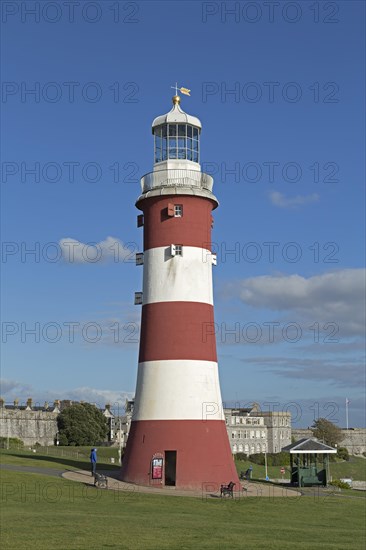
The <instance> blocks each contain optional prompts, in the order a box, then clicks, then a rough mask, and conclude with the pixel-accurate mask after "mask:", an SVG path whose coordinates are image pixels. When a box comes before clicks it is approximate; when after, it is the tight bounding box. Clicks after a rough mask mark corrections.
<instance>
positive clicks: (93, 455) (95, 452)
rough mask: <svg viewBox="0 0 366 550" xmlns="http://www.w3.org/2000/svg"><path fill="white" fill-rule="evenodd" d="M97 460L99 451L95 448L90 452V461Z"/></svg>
mask: <svg viewBox="0 0 366 550" xmlns="http://www.w3.org/2000/svg"><path fill="white" fill-rule="evenodd" d="M96 461H97V451H96V450H95V449H92V451H91V453H90V462H96Z"/></svg>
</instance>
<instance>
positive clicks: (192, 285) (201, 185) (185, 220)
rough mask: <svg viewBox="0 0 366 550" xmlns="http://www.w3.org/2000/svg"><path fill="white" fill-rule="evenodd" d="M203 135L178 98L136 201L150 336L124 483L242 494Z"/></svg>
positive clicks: (145, 338) (159, 125)
mask: <svg viewBox="0 0 366 550" xmlns="http://www.w3.org/2000/svg"><path fill="white" fill-rule="evenodd" d="M183 90H185V89H183V88H182V89H181V91H182V92H183ZM185 91H186V92H187V90H185ZM176 93H177V92H176ZM201 130H202V126H201V122H200V121H199V119H198V118H196V117H194V116H191V115H188V114H187V113H185V112H184V111H183V110H182V108H181V106H180V97H179V96H178V95H175V96H174V97H173V108H172V109H171V111H169V112H168V113H167V114H165V115H162V116H159V117H157V118H156V119H155V120H154V121H153V124H152V133H153V138H154V167H153V171H152V172H150V173H148V174H146V175H145V176H143V177H142V179H141V195H140V196H139V197H138V199H137V202H136V207H137V208H138V209H139V210H140V211H141V214H139V215H138V216H137V225H138V226H139V227H142V228H143V243H144V244H143V253H139V254H137V255H136V264H137V265H140V266H142V268H143V288H142V292H140V293H136V295H135V303H137V304H141V305H142V313H141V334H140V349H139V360H138V361H139V363H138V375H137V385H136V394H135V404H134V411H133V417H132V422H131V427H130V433H129V437H128V440H127V447H126V451H125V455H124V459H123V464H122V473H121V478H122V479H123V480H124V481H127V482H132V483H136V484H141V485H149V486H155V487H164V486H172V487H174V486H175V487H176V488H179V489H188V490H193V489H194V490H197V489H198V490H204V489H205V487H209V488H210V490H213V489H214V488H217V489H219V486H220V484H223V483H225V484H227V483H229V482H230V481H234V482H235V483H237V486H236V489H239V479H238V475H237V472H236V469H235V466H234V462H233V458H232V455H231V449H230V445H229V441H228V435H227V431H226V426H225V420H224V414H223V409H222V400H221V392H220V383H219V374H218V364H217V352H216V339H215V330H214V306H213V291H212V270H213V266H215V265H216V256H215V255H214V254H213V253H212V250H211V230H212V226H213V216H212V212H213V210H214V209H215V208H216V207H217V206H218V201H217V199H216V197H215V196H214V195H213V192H212V189H213V179H212V177H211V176H209V175H207V174H204V173H203V172H201V166H200V136H201Z"/></svg>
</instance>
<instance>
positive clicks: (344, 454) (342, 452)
mask: <svg viewBox="0 0 366 550" xmlns="http://www.w3.org/2000/svg"><path fill="white" fill-rule="evenodd" d="M337 457H338V458H340V459H341V460H347V461H348V460H349V452H348V449H346V447H339V449H338V450H337Z"/></svg>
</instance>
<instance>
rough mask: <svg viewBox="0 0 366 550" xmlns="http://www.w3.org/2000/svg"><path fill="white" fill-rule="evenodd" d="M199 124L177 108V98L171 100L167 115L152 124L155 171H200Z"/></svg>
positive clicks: (192, 117) (178, 105) (178, 101)
mask: <svg viewBox="0 0 366 550" xmlns="http://www.w3.org/2000/svg"><path fill="white" fill-rule="evenodd" d="M201 128H202V126H201V122H200V121H199V119H198V118H196V117H194V116H191V115H188V114H187V113H185V112H184V111H183V110H182V108H181V107H180V97H179V96H177V95H176V96H174V97H173V108H172V110H171V111H169V113H167V114H165V115H162V116H159V117H157V118H156V119H155V120H154V122H153V124H152V133H153V135H154V171H157V170H165V169H175V168H178V169H180V168H185V169H190V170H200V164H199V162H200V134H201Z"/></svg>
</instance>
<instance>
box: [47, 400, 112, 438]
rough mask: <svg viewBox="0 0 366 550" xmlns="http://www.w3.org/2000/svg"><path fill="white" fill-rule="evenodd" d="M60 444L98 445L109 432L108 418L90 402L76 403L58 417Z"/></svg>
mask: <svg viewBox="0 0 366 550" xmlns="http://www.w3.org/2000/svg"><path fill="white" fill-rule="evenodd" d="M57 425H58V431H59V441H60V445H77V446H78V445H96V444H97V443H99V442H101V441H104V439H105V437H106V435H107V433H108V425H107V419H106V418H105V416H104V415H103V413H102V412H101V411H100V410H99V409H97V407H95V405H91V404H90V403H75V404H74V405H71V406H70V407H67V408H65V409H64V410H63V411H62V412H61V413H60V414H59V415H58V417H57Z"/></svg>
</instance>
